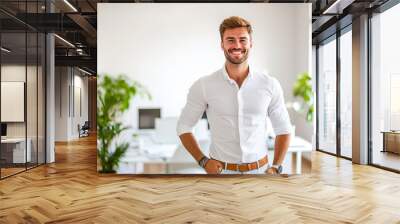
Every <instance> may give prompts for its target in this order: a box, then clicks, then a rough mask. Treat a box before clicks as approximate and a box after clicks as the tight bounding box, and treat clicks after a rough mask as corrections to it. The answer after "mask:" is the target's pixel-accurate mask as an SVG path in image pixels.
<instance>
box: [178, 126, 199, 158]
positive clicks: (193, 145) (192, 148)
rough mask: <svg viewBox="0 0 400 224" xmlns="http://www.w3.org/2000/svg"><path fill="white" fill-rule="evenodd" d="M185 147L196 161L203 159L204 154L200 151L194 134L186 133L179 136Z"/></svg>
mask: <svg viewBox="0 0 400 224" xmlns="http://www.w3.org/2000/svg"><path fill="white" fill-rule="evenodd" d="M179 138H180V139H181V142H182V144H183V146H184V147H185V148H186V150H187V151H188V152H189V153H190V154H191V155H192V156H193V158H194V159H195V160H196V161H199V160H200V159H201V158H203V156H204V154H203V153H202V152H201V150H200V146H199V144H198V143H197V141H196V139H195V137H194V136H193V134H192V133H184V134H181V135H180V136H179Z"/></svg>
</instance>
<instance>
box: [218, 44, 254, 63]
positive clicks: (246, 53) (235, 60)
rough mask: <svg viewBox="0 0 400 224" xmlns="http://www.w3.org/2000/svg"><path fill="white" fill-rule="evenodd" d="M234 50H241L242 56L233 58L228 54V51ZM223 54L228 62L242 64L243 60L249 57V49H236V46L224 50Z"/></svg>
mask: <svg viewBox="0 0 400 224" xmlns="http://www.w3.org/2000/svg"><path fill="white" fill-rule="evenodd" d="M234 50H241V52H242V57H241V58H235V57H232V56H231V55H230V53H231V52H232V51H234ZM224 54H225V58H226V60H228V61H229V62H230V63H232V64H235V65H239V64H242V63H243V62H245V61H246V60H247V58H248V57H249V51H248V50H247V49H238V48H233V49H230V50H224Z"/></svg>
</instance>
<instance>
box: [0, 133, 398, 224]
mask: <svg viewBox="0 0 400 224" xmlns="http://www.w3.org/2000/svg"><path fill="white" fill-rule="evenodd" d="M95 144H96V140H95V138H94V137H90V138H85V139H82V140H81V141H76V142H71V143H69V144H58V145H57V147H56V163H55V164H50V165H46V166H41V167H39V168H36V169H33V170H30V171H28V172H26V173H22V174H19V175H17V176H13V177H10V178H8V179H5V180H2V181H0V223H44V222H47V223H374V224H375V223H385V224H386V223H400V175H398V174H395V173H390V172H387V171H384V170H380V169H377V168H373V167H368V166H359V165H352V164H351V162H350V161H347V160H343V159H337V158H335V157H332V156H329V155H326V154H323V153H319V152H315V153H314V154H313V157H312V160H313V170H312V174H309V175H302V176H291V177H272V176H243V177H240V176H235V177H223V178H215V177H204V176H186V177H176V176H173V177H170V176H168V177H165V176H163V177H143V176H141V177H139V176H118V175H99V174H97V172H96V148H95Z"/></svg>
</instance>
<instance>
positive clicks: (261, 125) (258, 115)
mask: <svg viewBox="0 0 400 224" xmlns="http://www.w3.org/2000/svg"><path fill="white" fill-rule="evenodd" d="M204 111H206V113H207V119H208V122H209V124H210V131H211V144H210V157H212V158H214V159H217V160H220V161H224V162H228V163H250V162H255V161H257V160H259V159H261V158H262V157H263V156H265V155H266V153H267V148H266V141H267V139H266V133H265V132H266V122H267V117H269V118H270V120H271V124H272V126H273V129H274V132H275V134H276V135H281V134H290V133H291V130H292V126H291V123H290V118H289V115H288V112H287V110H286V107H285V103H284V98H283V93H282V88H281V86H280V84H279V82H278V81H277V80H276V79H275V78H273V77H271V76H269V75H267V74H263V73H260V72H256V71H252V70H251V68H250V71H249V74H248V76H247V77H246V79H245V80H244V81H243V83H242V86H241V87H240V88H239V86H238V85H237V83H236V82H235V81H234V80H233V79H231V78H230V77H229V76H228V73H227V71H226V69H225V66H224V67H223V68H222V69H220V70H218V71H216V72H214V73H213V74H211V75H208V76H204V77H202V78H200V79H198V80H197V81H196V82H195V83H194V84H193V85H192V86H191V87H190V90H189V93H188V95H187V102H186V105H185V107H184V108H183V110H182V113H181V115H180V118H179V120H178V125H177V134H178V135H181V134H183V133H190V132H192V129H193V127H194V126H195V125H196V123H197V122H198V120H199V119H200V118H201V116H202V114H203V113H204Z"/></svg>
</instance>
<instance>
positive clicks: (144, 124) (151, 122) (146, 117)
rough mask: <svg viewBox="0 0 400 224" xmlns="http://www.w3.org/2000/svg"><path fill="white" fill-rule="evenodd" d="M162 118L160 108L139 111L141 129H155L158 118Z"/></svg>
mask: <svg viewBox="0 0 400 224" xmlns="http://www.w3.org/2000/svg"><path fill="white" fill-rule="evenodd" d="M160 117H161V109H160V108H141V109H139V129H155V127H156V118H160Z"/></svg>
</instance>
